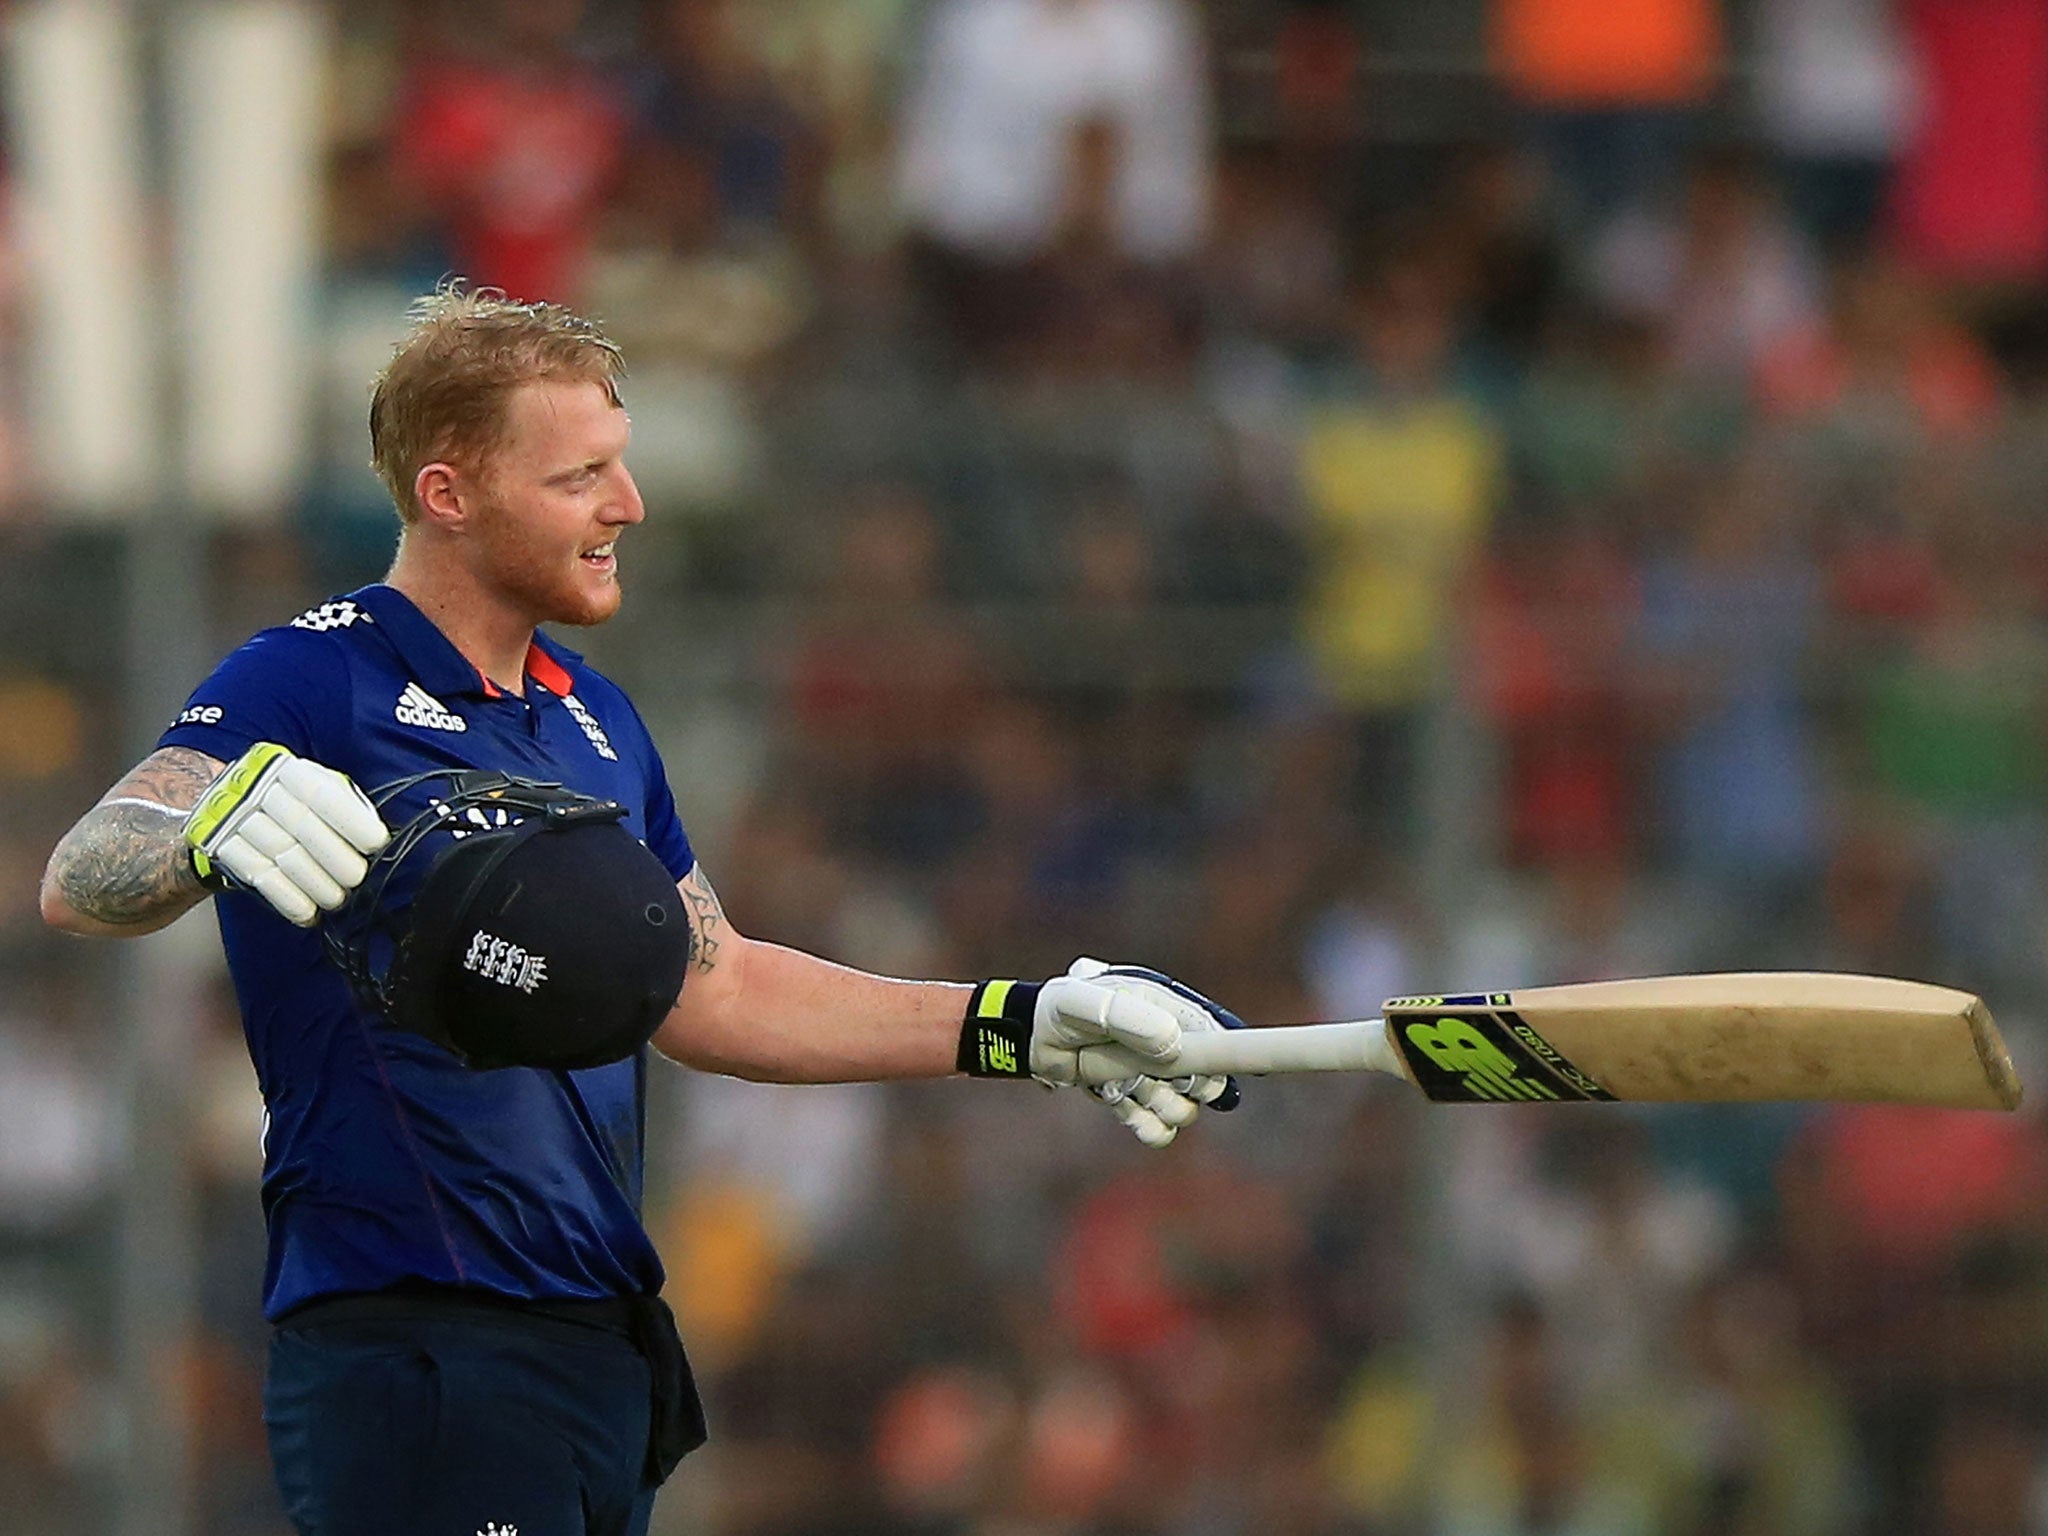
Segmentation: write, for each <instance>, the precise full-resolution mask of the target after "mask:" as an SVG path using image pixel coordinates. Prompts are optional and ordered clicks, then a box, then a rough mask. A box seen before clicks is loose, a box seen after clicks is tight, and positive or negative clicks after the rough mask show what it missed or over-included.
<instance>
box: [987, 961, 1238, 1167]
mask: <svg viewBox="0 0 2048 1536" xmlns="http://www.w3.org/2000/svg"><path fill="white" fill-rule="evenodd" d="M1210 1010H1214V1012H1213V1013H1212V1012H1211V1011H1210ZM1216 1013H1221V1010H1215V1009H1214V1005H1213V1004H1204V1000H1203V999H1201V997H1200V995H1199V994H1198V993H1193V992H1188V991H1187V990H1186V989H1185V988H1181V987H1179V984H1178V983H1176V982H1171V981H1168V980H1167V979H1166V978H1164V977H1162V976H1160V975H1159V973H1158V972H1156V971H1146V970H1144V969H1142V968H1140V967H1135V966H1129V967H1111V966H1107V965H1105V964H1103V963H1102V962H1101V961H1100V960H1087V959H1082V960H1076V961H1075V962H1074V964H1073V965H1072V966H1071V967H1069V968H1068V971H1067V974H1066V975H1064V976H1055V977H1054V978H1053V979H1052V980H1050V981H1046V982H1024V981H985V982H983V983H981V985H980V986H978V987H976V988H975V989H974V994H973V996H972V998H970V999H969V1001H968V1005H967V1017H966V1020H965V1022H964V1024H963V1026H962V1028H961V1032H960V1052H959V1057H958V1061H957V1065H958V1067H959V1069H960V1070H961V1071H963V1072H965V1073H967V1074H968V1075H969V1076H971V1077H1035V1078H1037V1079H1038V1080H1039V1081H1040V1082H1042V1083H1048V1084H1051V1085H1052V1086H1054V1087H1065V1086H1069V1085H1071V1084H1075V1083H1078V1082H1080V1080H1081V1052H1082V1051H1083V1050H1085V1049H1086V1048H1088V1047H1089V1046H1095V1045H1117V1046H1121V1047H1122V1048H1123V1049H1125V1050H1127V1051H1130V1052H1132V1053H1133V1054H1135V1055H1137V1056H1139V1057H1140V1058H1143V1059H1149V1060H1153V1061H1157V1062H1160V1063H1161V1064H1162V1065H1163V1064H1166V1063H1170V1062H1171V1061H1172V1060H1173V1059H1174V1057H1175V1056H1176V1055H1177V1054H1178V1053H1179V1050H1180V1037H1181V1031H1182V1030H1183V1029H1184V1028H1204V1029H1208V1028H1220V1027H1222V1025H1221V1024H1220V1023H1219V1022H1218V1020H1217V1018H1216V1017H1215V1014H1216ZM1211 1085H1213V1086H1211ZM1093 1091H1094V1092H1095V1093H1096V1096H1097V1097H1099V1098H1101V1099H1102V1100H1103V1102H1104V1103H1106V1104H1108V1105H1109V1106H1110V1109H1111V1111H1112V1112H1113V1113H1114V1114H1115V1115H1116V1117H1117V1118H1118V1119H1119V1120H1120V1121H1122V1122H1123V1123H1124V1124H1125V1125H1127V1126H1129V1127H1130V1128H1131V1131H1132V1132H1133V1133H1134V1134H1135V1135H1136V1136H1137V1138H1138V1139H1139V1140H1140V1141H1142V1142H1144V1143H1145V1145H1146V1146H1148V1147H1163V1146H1165V1145H1166V1144H1167V1143H1169V1142H1171V1141H1172V1140H1173V1138H1174V1134H1175V1132H1177V1131H1178V1130H1179V1129H1180V1127H1181V1126H1183V1125H1186V1124H1188V1123H1189V1122H1191V1121H1192V1120H1193V1119H1194V1118H1195V1115H1196V1113H1197V1111H1198V1110H1199V1109H1200V1108H1201V1106H1202V1104H1203V1103H1204V1102H1207V1101H1209V1100H1211V1099H1217V1100H1220V1099H1222V1098H1223V1097H1224V1096H1225V1094H1226V1091H1232V1092H1234V1090H1232V1089H1231V1088H1230V1085H1229V1082H1228V1079H1217V1078H1204V1079H1200V1080H1196V1079H1186V1080H1184V1082H1182V1083H1180V1084H1167V1083H1164V1082H1161V1081H1159V1080H1157V1079H1155V1078H1151V1077H1136V1078H1131V1079H1129V1080H1127V1081H1124V1082H1120V1083H1113V1084H1110V1085H1108V1086H1107V1087H1105V1088H1100V1089H1095V1090H1093ZM1232 1102H1234V1100H1232Z"/></svg>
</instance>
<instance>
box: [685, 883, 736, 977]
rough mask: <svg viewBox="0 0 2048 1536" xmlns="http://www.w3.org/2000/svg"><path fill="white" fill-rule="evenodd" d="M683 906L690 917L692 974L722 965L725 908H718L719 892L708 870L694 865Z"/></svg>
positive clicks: (686, 885) (686, 884) (686, 887)
mask: <svg viewBox="0 0 2048 1536" xmlns="http://www.w3.org/2000/svg"><path fill="white" fill-rule="evenodd" d="M676 889H677V890H678V891H680V892H681V893H682V897H683V906H684V907H685V908H686V909H687V910H688V912H689V914H690V970H691V972H692V973H693V974H695V973H701V972H704V971H708V970H710V969H711V968H712V967H713V966H714V965H716V964H718V946H719V944H720V943H721V942H723V941H722V940H721V939H720V938H719V930H720V929H722V928H723V927H724V926H725V908H724V907H722V906H720V905H719V904H718V892H716V891H714V890H712V889H711V882H710V881H709V880H707V879H705V878H704V866H703V865H701V864H698V865H693V866H692V867H691V869H690V872H689V874H688V875H686V876H684V877H683V880H682V883H681V884H680V885H678V886H677V887H676Z"/></svg>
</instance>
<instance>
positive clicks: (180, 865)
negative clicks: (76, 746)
mask: <svg viewBox="0 0 2048 1536" xmlns="http://www.w3.org/2000/svg"><path fill="white" fill-rule="evenodd" d="M220 766H221V765H220V764H219V763H217V762H215V761H214V760H213V759H212V758H210V757H208V756H207V755H206V754H205V753H203V752H194V751H192V750H191V749H190V748H187V747H165V748H163V749H161V750H160V751H157V752H153V753H151V754H150V755H149V756H148V757H146V758H144V759H143V760H142V762H141V763H139V764H137V765H136V767H135V769H134V771H133V772H131V773H129V775H128V776H127V777H126V778H124V779H122V780H121V782H120V783H118V784H116V785H115V786H114V787H113V788H112V789H110V790H108V791H107V793H106V796H105V798H103V799H102V800H101V801H100V803H99V804H98V805H96V806H94V807H93V808H92V809H91V810H90V811H87V812H86V813H85V815H84V816H82V817H80V818H79V821H78V825H76V826H75V827H73V828H72V829H71V830H70V831H69V832H67V833H65V834H64V840H63V841H62V842H60V843H58V845H57V850H56V852H55V853H53V854H51V855H50V875H49V878H50V879H51V880H53V881H54V882H55V883H56V886H57V889H58V891H59V892H60V893H61V894H62V895H63V897H64V899H65V900H66V901H67V902H69V903H70V904H71V908H72V910H73V911H75V912H79V913H81V914H83V915H84V916H86V917H90V918H96V919H97V920H98V921H100V922H103V923H114V924H132V923H142V922H147V921H148V920H149V919H150V918H152V917H156V916H158V915H159V914H160V913H162V912H163V911H164V909H165V908H166V907H168V906H172V905H180V906H182V905H189V904H190V903H191V902H192V901H194V900H196V899H197V898H198V897H199V896H200V895H202V894H203V889H202V887H201V886H200V884H199V877H198V875H197V874H195V873H194V872H193V869H192V861H191V859H190V858H189V857H188V856H187V855H186V852H185V840H184V836H183V833H184V826H185V813H186V812H187V811H189V810H191V809H192V807H193V806H194V805H197V804H198V803H199V797H200V796H201V795H203V794H204V793H205V792H206V786H207V785H209V784H211V783H212V782H213V778H214V775H215V774H217V773H219V772H220Z"/></svg>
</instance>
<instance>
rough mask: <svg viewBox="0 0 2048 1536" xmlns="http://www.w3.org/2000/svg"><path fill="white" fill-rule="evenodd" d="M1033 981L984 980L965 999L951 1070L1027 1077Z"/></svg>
mask: <svg viewBox="0 0 2048 1536" xmlns="http://www.w3.org/2000/svg"><path fill="white" fill-rule="evenodd" d="M1041 985H1042V984H1041V983H1039V982H1036V981H984V982H980V983H978V984H977V985H976V986H975V988H974V994H973V996H971V997H969V998H968V999H967V1017H966V1019H965V1020H964V1021H962V1023H961V1026H960V1054H959V1055H958V1056H957V1057H956V1058H955V1059H954V1062H953V1066H954V1070H956V1071H959V1072H965V1073H966V1074H967V1075H968V1076H969V1077H1029V1076H1030V1075H1031V1025H1032V1019H1033V1017H1034V1016H1035V1015H1036V1013H1037V1012H1038V992H1039V988H1040V986H1041Z"/></svg>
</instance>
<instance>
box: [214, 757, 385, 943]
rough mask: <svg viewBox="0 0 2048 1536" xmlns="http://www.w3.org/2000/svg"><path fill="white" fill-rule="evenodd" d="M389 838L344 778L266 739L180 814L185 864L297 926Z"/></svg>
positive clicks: (339, 896) (308, 922)
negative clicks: (252, 896) (188, 855)
mask: <svg viewBox="0 0 2048 1536" xmlns="http://www.w3.org/2000/svg"><path fill="white" fill-rule="evenodd" d="M390 840H391V831H390V829H389V828H388V827H386V826H385V825H384V818H383V817H382V816H380V815H378V814H377V808H376V807H375V806H374V805H372V804H371V803H370V800H369V797H368V796H367V795H365V794H364V793H363V792H362V791H361V790H360V789H358V788H356V786H355V784H354V783H353V782H352V781H351V780H350V779H349V777H348V775H346V774H342V773H336V772H335V771H334V770H333V769H332V768H326V767H323V766H321V765H320V764H319V763H316V762H313V761H311V760H310V759H308V758H303V757H296V756H294V755H293V754H292V753H291V752H289V751H287V750H286V749H285V748H283V747H281V746H279V745H278V744H277V743H276V742H273V741H259V742H257V743H256V745H255V746H253V747H251V748H250V749H249V750H248V751H247V752H244V753H243V754H242V755H241V756H240V757H239V758H237V759H236V760H235V761H234V762H232V763H230V764H229V765H228V766H227V768H226V769H225V770H224V771H223V772H222V773H221V775H220V777H219V778H217V779H215V780H214V781H213V783H212V784H211V785H209V786H208V788H207V791H206V793H205V794H204V795H203V796H201V797H200V801H199V803H198V804H197V805H195V806H194V807H192V812H191V814H190V815H188V816H187V817H186V818H185V842H186V845H187V846H188V847H189V848H190V849H191V850H192V867H193V868H194V869H195V870H197V871H198V872H199V878H200V880H201V881H202V882H203V883H204V884H206V885H207V886H209V887H212V888H213V889H216V890H217V889H221V888H223V887H239V888H244V889H247V890H252V891H254V892H256V894H257V895H259V896H261V897H262V898H263V899H264V900H265V901H267V902H269V903H270V904H271V905H272V906H273V907H275V908H276V909H277V910H278V912H279V913H280V914H281V915H283V916H284V917H285V918H286V919H288V920H289V921H291V922H294V923H296V924H298V925H299V926H300V927H301V928H310V927H312V926H313V924H314V923H315V922H316V921H318V920H319V916H320V914H321V912H323V911H328V912H331V911H333V910H334V909H335V908H336V907H338V906H340V905H341V904H342V902H343V901H344V900H345V899H346V898H347V896H348V893H349V892H350V891H352V890H353V889H355V887H356V886H358V885H360V884H361V883H362V880H363V876H365V875H366V874H368V873H369V870H370V866H369V864H368V862H367V861H366V860H365V859H364V857H363V856H364V855H365V854H370V853H375V852H376V851H377V850H378V849H379V848H382V847H383V846H384V845H385V844H386V843H387V842H389V841H390Z"/></svg>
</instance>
